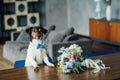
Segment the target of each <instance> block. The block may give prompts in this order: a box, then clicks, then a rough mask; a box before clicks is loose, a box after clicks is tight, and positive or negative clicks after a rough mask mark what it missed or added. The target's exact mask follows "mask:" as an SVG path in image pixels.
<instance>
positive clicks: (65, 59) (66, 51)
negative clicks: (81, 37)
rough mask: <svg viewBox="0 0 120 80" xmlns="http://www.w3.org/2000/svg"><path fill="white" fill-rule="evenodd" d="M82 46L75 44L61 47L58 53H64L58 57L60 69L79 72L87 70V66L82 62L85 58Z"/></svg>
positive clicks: (61, 70)
mask: <svg viewBox="0 0 120 80" xmlns="http://www.w3.org/2000/svg"><path fill="white" fill-rule="evenodd" d="M82 52H83V50H82V48H81V47H80V46H79V45H77V44H73V45H70V47H67V48H65V47H61V48H60V49H59V50H58V53H62V54H61V55H60V56H59V57H58V58H57V61H58V71H60V72H64V73H71V72H76V73H79V72H80V71H81V70H82V71H84V70H85V66H84V65H82V62H83V61H84V60H85V57H84V56H83V54H82Z"/></svg>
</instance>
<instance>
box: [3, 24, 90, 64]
mask: <svg viewBox="0 0 120 80" xmlns="http://www.w3.org/2000/svg"><path fill="white" fill-rule="evenodd" d="M46 29H47V30H48V33H47V35H46V36H45V42H46V43H47V44H48V48H47V51H48V54H49V55H50V57H51V58H52V59H53V61H54V62H55V61H56V58H57V57H58V56H59V55H60V54H58V52H57V51H58V49H59V48H61V47H62V46H65V47H68V46H69V45H71V44H74V43H76V44H78V45H80V46H81V47H82V48H83V51H84V53H85V54H86V53H90V52H91V48H92V47H91V46H92V40H91V39H89V38H84V37H81V36H80V35H79V34H75V33H74V28H67V29H65V30H62V31H56V30H55V26H50V27H46ZM17 36H18V37H17ZM29 39H30V38H29V35H28V34H27V33H26V32H25V30H23V31H21V32H12V33H11V41H6V42H5V44H4V47H3V57H4V58H5V59H7V60H9V61H10V62H12V63H14V62H15V61H17V60H24V59H25V58H26V55H27V48H28V45H29Z"/></svg>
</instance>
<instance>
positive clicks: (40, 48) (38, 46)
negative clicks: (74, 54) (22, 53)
mask: <svg viewBox="0 0 120 80" xmlns="http://www.w3.org/2000/svg"><path fill="white" fill-rule="evenodd" d="M26 32H27V33H28V34H29V35H30V43H29V46H28V49H27V56H26V61H25V66H33V67H34V69H35V70H36V69H38V68H39V64H42V62H43V61H44V62H45V63H46V64H47V65H48V66H51V67H54V64H53V63H51V62H50V61H49V60H48V56H47V51H46V44H43V37H44V35H45V34H46V33H47V30H46V29H45V28H43V27H40V26H39V27H30V28H28V29H26Z"/></svg>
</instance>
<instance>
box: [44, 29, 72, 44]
mask: <svg viewBox="0 0 120 80" xmlns="http://www.w3.org/2000/svg"><path fill="white" fill-rule="evenodd" d="M73 33H74V28H72V27H71V28H67V29H64V30H62V31H51V32H50V33H49V35H48V37H47V39H46V42H47V43H52V42H62V41H63V40H64V38H65V37H66V36H68V35H70V34H73Z"/></svg>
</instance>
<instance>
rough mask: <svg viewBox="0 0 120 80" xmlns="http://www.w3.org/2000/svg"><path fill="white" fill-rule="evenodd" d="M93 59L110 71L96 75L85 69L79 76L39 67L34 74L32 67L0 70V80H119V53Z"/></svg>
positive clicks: (42, 66) (43, 66) (102, 71)
mask: <svg viewBox="0 0 120 80" xmlns="http://www.w3.org/2000/svg"><path fill="white" fill-rule="evenodd" d="M94 58H99V59H102V60H103V62H104V63H105V64H106V65H107V66H110V67H111V69H106V70H101V71H100V72H98V73H93V70H89V69H87V70H86V71H85V72H81V73H79V74H77V73H70V74H64V73H59V72H58V71H57V68H50V67H48V66H46V65H41V66H40V70H39V71H38V72H35V71H34V70H33V68H32V67H23V68H18V69H8V70H1V71H0V80H120V53H117V54H110V55H104V56H99V57H94Z"/></svg>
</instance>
